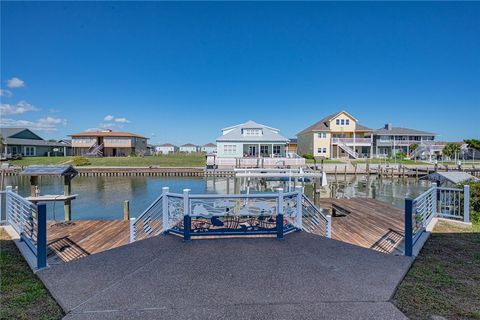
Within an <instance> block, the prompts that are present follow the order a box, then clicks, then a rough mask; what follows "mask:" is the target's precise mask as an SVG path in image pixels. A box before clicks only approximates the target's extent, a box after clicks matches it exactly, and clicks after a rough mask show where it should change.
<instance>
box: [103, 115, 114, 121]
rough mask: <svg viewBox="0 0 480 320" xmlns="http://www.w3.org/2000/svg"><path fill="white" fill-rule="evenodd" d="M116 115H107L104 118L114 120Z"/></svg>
mask: <svg viewBox="0 0 480 320" xmlns="http://www.w3.org/2000/svg"><path fill="white" fill-rule="evenodd" d="M114 118H115V117H114V116H112V115H111V114H109V115H107V116H105V118H103V120H104V121H112V120H113V119H114Z"/></svg>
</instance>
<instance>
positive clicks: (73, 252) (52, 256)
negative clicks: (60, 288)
mask: <svg viewBox="0 0 480 320" xmlns="http://www.w3.org/2000/svg"><path fill="white" fill-rule="evenodd" d="M129 235H130V232H129V221H123V220H76V221H71V222H67V223H64V222H53V221H49V222H48V224H47V242H48V253H47V258H48V263H49V264H55V263H61V262H69V261H73V260H76V259H79V258H83V257H85V256H88V255H91V254H95V253H99V252H102V251H105V250H109V249H113V248H116V247H119V246H123V245H125V244H127V243H129Z"/></svg>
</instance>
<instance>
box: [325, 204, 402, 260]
mask: <svg viewBox="0 0 480 320" xmlns="http://www.w3.org/2000/svg"><path fill="white" fill-rule="evenodd" d="M332 204H335V205H337V206H339V207H341V208H345V209H346V210H348V211H350V213H348V214H346V215H345V216H340V217H332V238H333V239H336V240H340V241H343V242H348V243H351V244H354V245H357V246H361V247H365V248H370V249H373V250H377V251H380V252H384V253H393V254H395V253H401V251H402V250H403V238H404V212H403V210H401V209H399V208H396V207H394V206H393V205H391V204H388V203H386V202H382V201H379V200H375V199H368V198H352V199H331V198H327V199H320V206H321V207H322V208H330V207H331V206H332Z"/></svg>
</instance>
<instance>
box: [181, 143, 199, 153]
mask: <svg viewBox="0 0 480 320" xmlns="http://www.w3.org/2000/svg"><path fill="white" fill-rule="evenodd" d="M198 150H199V148H198V146H196V145H194V144H191V143H186V144H182V145H181V146H180V152H185V153H193V152H198Z"/></svg>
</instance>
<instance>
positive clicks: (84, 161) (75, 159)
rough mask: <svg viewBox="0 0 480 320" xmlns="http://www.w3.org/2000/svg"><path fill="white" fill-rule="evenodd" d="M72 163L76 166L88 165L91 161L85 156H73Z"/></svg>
mask: <svg viewBox="0 0 480 320" xmlns="http://www.w3.org/2000/svg"><path fill="white" fill-rule="evenodd" d="M72 164H73V165H74V166H76V167H81V166H88V165H90V164H91V162H90V160H88V159H87V158H85V157H73V160H72Z"/></svg>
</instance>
